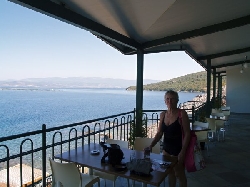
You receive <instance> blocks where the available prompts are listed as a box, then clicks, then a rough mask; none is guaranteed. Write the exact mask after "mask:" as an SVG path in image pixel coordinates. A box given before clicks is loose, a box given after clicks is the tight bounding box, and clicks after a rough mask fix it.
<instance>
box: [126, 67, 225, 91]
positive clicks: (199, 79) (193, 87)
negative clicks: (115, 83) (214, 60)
mask: <svg viewBox="0 0 250 187" xmlns="http://www.w3.org/2000/svg"><path fill="white" fill-rule="evenodd" d="M211 79H213V78H211ZM212 82H213V80H211V87H212V86H213V84H212ZM225 84H226V83H225V79H222V85H223V86H224V85H225ZM135 89H136V87H135V86H130V87H128V88H127V90H135ZM143 90H150V91H153V90H155V91H167V90H175V91H183V92H206V91H207V72H206V71H201V72H198V73H191V74H188V75H185V76H181V77H177V78H173V79H170V80H166V81H161V82H158V83H152V84H146V85H144V86H143Z"/></svg>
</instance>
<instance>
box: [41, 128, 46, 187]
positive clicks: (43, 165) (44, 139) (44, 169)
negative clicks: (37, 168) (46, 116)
mask: <svg viewBox="0 0 250 187" xmlns="http://www.w3.org/2000/svg"><path fill="white" fill-rule="evenodd" d="M42 175H43V176H42V180H43V181H42V182H43V184H42V186H43V187H46V125H45V124H43V126H42Z"/></svg>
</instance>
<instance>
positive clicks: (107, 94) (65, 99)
mask: <svg viewBox="0 0 250 187" xmlns="http://www.w3.org/2000/svg"><path fill="white" fill-rule="evenodd" d="M164 94H165V92H163V91H144V92H143V109H145V110H164V109H166V105H165V102H164ZM198 94H199V93H185V92H180V93H179V98H180V99H179V103H183V102H186V101H189V100H192V99H193V98H194V97H195V96H196V95H198ZM135 107H136V92H135V91H127V90H125V89H53V90H0V127H1V131H0V137H6V136H9V135H14V134H20V133H24V132H30V131H34V130H40V129H41V128H42V124H46V126H47V128H50V127H55V126H61V125H67V124H71V123H77V122H82V121H86V120H91V119H96V118H101V117H106V116H110V115H115V114H119V113H123V112H129V111H132V110H133V109H134V108H135Z"/></svg>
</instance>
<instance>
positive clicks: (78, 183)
mask: <svg viewBox="0 0 250 187" xmlns="http://www.w3.org/2000/svg"><path fill="white" fill-rule="evenodd" d="M50 166H51V169H52V177H53V180H52V187H58V186H59V187H61V186H63V187H91V186H93V184H95V183H98V187H100V179H99V177H97V176H94V175H88V174H83V173H80V171H79V169H78V168H77V166H76V164H75V163H59V162H55V161H54V160H52V159H50Z"/></svg>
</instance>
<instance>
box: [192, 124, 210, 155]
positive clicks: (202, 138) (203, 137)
mask: <svg viewBox="0 0 250 187" xmlns="http://www.w3.org/2000/svg"><path fill="white" fill-rule="evenodd" d="M193 126H199V127H204V128H209V123H204V122H200V121H195V122H194V124H193ZM195 134H196V136H197V140H198V141H199V142H200V143H201V142H202V143H205V145H206V147H207V155H208V156H209V153H208V150H209V139H208V131H199V132H195Z"/></svg>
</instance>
